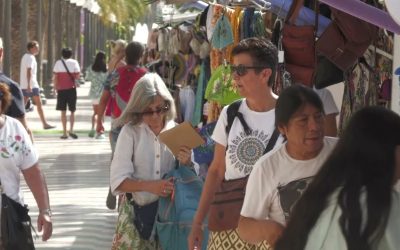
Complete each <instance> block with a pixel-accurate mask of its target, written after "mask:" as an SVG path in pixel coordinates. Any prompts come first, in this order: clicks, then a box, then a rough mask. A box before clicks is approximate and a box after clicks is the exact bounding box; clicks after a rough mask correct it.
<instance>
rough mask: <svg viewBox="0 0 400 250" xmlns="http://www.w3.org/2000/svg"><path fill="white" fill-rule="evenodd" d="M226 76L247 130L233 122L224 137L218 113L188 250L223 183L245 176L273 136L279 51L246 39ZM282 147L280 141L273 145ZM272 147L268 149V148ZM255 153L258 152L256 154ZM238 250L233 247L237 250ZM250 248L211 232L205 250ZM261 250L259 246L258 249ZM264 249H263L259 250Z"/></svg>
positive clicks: (233, 233) (232, 233) (195, 244)
mask: <svg viewBox="0 0 400 250" xmlns="http://www.w3.org/2000/svg"><path fill="white" fill-rule="evenodd" d="M232 55H233V65H231V70H232V74H233V79H234V86H235V87H236V89H237V90H238V92H239V94H240V95H241V96H242V97H244V99H242V101H241V103H240V106H239V109H238V112H240V113H241V114H242V116H243V118H244V120H245V121H246V123H247V124H248V125H249V126H250V127H251V130H252V133H250V134H246V133H245V129H244V127H243V126H242V125H241V122H240V121H239V119H235V120H234V121H233V123H232V127H231V129H230V131H229V133H228V134H227V133H226V132H225V128H226V125H227V123H228V121H227V120H228V119H227V110H228V106H226V107H224V108H223V110H222V111H221V114H220V117H219V119H218V121H217V124H216V126H215V130H214V132H213V135H212V139H213V140H214V141H215V142H216V143H215V148H214V159H213V161H212V163H211V165H210V167H209V169H208V173H207V177H206V181H205V184H204V188H203V192H202V195H201V199H200V203H199V207H198V209H197V212H196V215H195V217H194V219H193V223H192V230H191V233H190V235H189V237H188V244H189V249H190V250H193V249H196V248H197V249H202V246H201V242H202V240H203V226H204V225H203V222H204V220H205V219H206V217H207V214H208V212H209V210H210V207H211V203H212V201H213V199H214V194H215V192H216V191H217V189H218V187H219V186H220V184H221V183H222V181H223V180H224V179H225V180H236V179H240V178H243V177H246V176H248V175H249V174H250V173H251V171H252V169H253V165H254V164H255V163H256V161H257V160H258V159H259V158H260V157H261V156H262V155H263V151H264V149H265V148H266V147H267V144H268V141H269V140H270V139H271V137H272V135H273V134H274V130H275V113H274V109H275V103H276V99H277V96H276V95H275V94H274V93H273V92H272V89H271V86H272V84H273V83H274V80H275V74H276V67H277V64H278V50H277V48H276V47H275V46H274V45H273V44H272V43H271V42H270V41H267V40H266V39H263V38H256V37H253V38H247V39H244V40H242V41H240V43H238V44H237V45H236V46H235V48H234V49H233V50H232ZM281 143H282V137H279V138H278V139H277V141H276V142H275V146H276V145H280V144H281ZM272 146H273V145H272ZM258 149H260V150H258ZM239 245H240V246H241V247H238V246H239ZM254 247H255V246H254V245H252V244H249V243H246V242H245V241H243V240H241V239H240V237H239V234H238V231H237V229H235V228H234V229H232V230H224V231H220V232H210V235H209V240H208V246H207V249H254ZM257 247H264V249H265V248H268V246H264V243H261V244H260V246H257ZM259 249H263V248H259Z"/></svg>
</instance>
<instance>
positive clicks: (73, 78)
mask: <svg viewBox="0 0 400 250" xmlns="http://www.w3.org/2000/svg"><path fill="white" fill-rule="evenodd" d="M61 62H62V63H63V64H64V68H65V69H66V70H67V73H68V75H69V77H70V78H71V81H72V82H73V83H75V77H74V76H73V75H72V74H71V72H69V70H68V67H67V64H65V61H64V60H63V59H61Z"/></svg>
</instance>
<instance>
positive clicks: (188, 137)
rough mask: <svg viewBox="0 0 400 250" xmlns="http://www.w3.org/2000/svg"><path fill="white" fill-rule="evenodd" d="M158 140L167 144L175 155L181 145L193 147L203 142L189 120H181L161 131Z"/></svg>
mask: <svg viewBox="0 0 400 250" xmlns="http://www.w3.org/2000/svg"><path fill="white" fill-rule="evenodd" d="M160 141H161V142H163V143H164V144H165V145H167V147H168V148H169V149H170V150H171V152H172V153H173V154H174V155H175V156H177V155H178V152H179V149H180V148H181V147H182V146H186V147H188V148H190V149H193V148H196V147H198V146H200V145H202V144H204V140H203V138H201V136H200V135H199V133H197V131H196V129H194V128H193V127H192V125H191V124H190V123H189V122H183V123H181V124H179V125H177V126H175V127H173V128H172V129H169V130H167V131H164V132H162V133H161V134H160Z"/></svg>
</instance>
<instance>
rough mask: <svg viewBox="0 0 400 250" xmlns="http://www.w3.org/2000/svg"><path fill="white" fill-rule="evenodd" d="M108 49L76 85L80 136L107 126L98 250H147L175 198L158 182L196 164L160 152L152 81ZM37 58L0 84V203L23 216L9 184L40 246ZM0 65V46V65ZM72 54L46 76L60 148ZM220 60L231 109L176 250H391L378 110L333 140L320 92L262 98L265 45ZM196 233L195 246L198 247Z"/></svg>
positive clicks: (76, 70) (270, 58)
mask: <svg viewBox="0 0 400 250" xmlns="http://www.w3.org/2000/svg"><path fill="white" fill-rule="evenodd" d="M111 48H112V53H111V56H110V59H109V61H108V63H106V53H104V52H102V51H99V52H98V53H97V54H96V57H95V58H94V61H93V64H92V65H90V67H89V68H88V69H86V74H85V79H86V80H88V81H90V82H91V88H90V92H89V96H90V99H91V104H92V106H93V114H92V116H91V124H92V125H91V128H90V132H89V134H88V136H89V137H96V138H102V136H104V132H105V128H104V126H103V119H104V116H106V115H108V116H110V117H111V119H112V127H111V128H109V131H110V133H109V139H110V151H111V160H110V189H109V193H108V195H107V200H106V205H107V207H108V208H109V209H115V208H116V207H118V220H117V222H116V230H115V235H114V238H113V243H112V249H115V250H117V249H150V250H151V249H157V250H158V249H161V247H160V244H159V243H160V242H159V241H158V238H157V237H155V236H154V234H155V233H154V232H156V229H155V228H156V224H157V223H155V222H156V221H157V208H158V201H159V199H160V197H161V198H165V197H171V199H172V200H173V198H174V197H175V194H176V192H178V191H179V190H176V186H175V185H174V181H175V180H174V179H163V176H164V175H165V174H167V173H168V172H170V171H171V170H173V169H174V168H175V167H176V166H178V165H181V166H185V167H188V168H189V169H191V170H193V171H198V169H197V163H196V162H195V160H194V157H193V152H192V149H191V148H188V147H186V146H182V147H180V148H179V152H178V153H177V154H175V155H174V154H173V153H172V152H171V150H170V149H169V148H168V147H167V146H166V144H164V143H163V142H162V140H160V136H159V135H160V133H162V132H163V131H167V130H170V129H172V128H174V127H176V126H177V125H178V124H177V123H176V122H175V121H176V118H177V111H176V104H175V101H174V98H173V96H172V95H171V92H170V89H169V88H168V87H167V86H166V84H165V82H164V81H163V79H162V78H161V77H160V76H159V75H158V74H157V73H149V72H148V70H147V69H146V68H145V67H144V66H142V57H143V54H144V51H145V48H144V46H143V45H142V44H140V43H138V42H129V43H126V42H125V41H123V40H118V41H115V42H113V43H112V44H111ZM38 51H39V44H38V43H37V42H36V41H32V42H29V43H28V45H27V53H26V54H25V55H24V56H23V58H22V60H21V74H20V83H19V84H18V83H16V82H14V81H13V80H11V79H10V78H8V77H7V76H5V75H4V74H2V73H1V72H0V82H1V83H0V146H1V147H2V148H5V149H6V152H8V153H9V155H8V156H7V157H5V156H4V154H0V156H1V157H0V168H1V169H2V171H1V174H0V181H1V185H2V190H3V193H5V194H6V195H7V196H9V197H10V198H12V199H13V200H15V201H16V202H19V203H21V204H23V201H22V200H21V197H20V196H19V189H20V187H19V175H20V173H22V175H23V176H24V178H25V180H26V181H27V184H28V186H29V188H30V190H31V191H32V193H33V194H34V197H35V199H36V202H37V205H38V207H39V211H40V212H39V216H38V225H37V226H38V229H39V231H43V236H42V239H43V240H44V241H46V240H47V239H49V238H50V237H51V234H52V222H51V210H50V201H49V196H48V191H47V187H46V181H45V179H44V177H43V175H42V173H41V171H40V168H39V162H38V155H37V154H36V151H35V149H34V144H33V136H32V133H31V131H30V130H29V125H28V122H27V121H26V119H25V104H26V102H27V101H28V99H29V98H32V100H33V102H34V103H35V104H36V106H37V110H38V113H39V117H40V118H41V121H42V125H43V128H44V129H50V128H54V126H52V125H50V124H48V123H47V121H46V119H45V115H44V113H43V109H42V107H41V105H40V104H41V100H40V91H39V85H38V82H37V76H36V74H37V72H36V71H37V65H36V60H35V55H36V54H37V53H38ZM2 54H3V47H2V42H1V39H0V62H1V59H2ZM72 54H73V53H72V50H71V49H70V48H63V49H62V51H61V58H60V60H58V61H57V62H56V63H55V65H54V68H53V73H54V77H53V84H54V87H55V91H56V93H57V105H56V109H57V110H59V111H61V124H62V135H61V139H67V138H68V137H71V138H73V139H77V138H78V136H77V134H76V133H75V131H74V121H75V111H76V103H77V93H76V88H77V87H79V84H78V79H79V77H80V72H81V68H80V65H79V63H78V62H77V61H76V60H74V59H72ZM232 56H233V64H232V65H231V66H230V68H231V74H232V77H233V80H234V86H235V88H236V89H237V91H238V93H239V94H240V96H241V97H242V98H241V99H240V100H238V101H236V102H234V103H232V104H230V105H227V106H225V107H224V108H223V109H222V111H221V113H220V116H219V119H218V121H217V123H216V126H215V129H214V132H213V134H212V139H213V140H214V141H215V148H214V158H213V160H212V163H211V165H210V166H209V168H208V172H207V175H206V179H205V182H204V186H203V189H202V192H201V198H200V199H199V201H198V207H197V211H196V213H195V214H194V217H193V218H192V223H191V225H186V226H187V227H188V228H189V230H188V232H189V234H188V237H187V239H186V238H185V241H186V240H187V249H190V250H193V249H198V250H199V249H209V250H225V249H226V250H230V249H239V250H241V249H245V250H261V249H278V250H280V249H309V250H312V249H349V250H359V249H366V250H368V249H371V250H372V249H380V250H384V249H385V250H386V249H393V250H394V249H397V246H398V245H400V240H399V238H398V237H396V233H397V232H398V230H399V229H400V217H398V216H396V211H399V209H400V207H399V206H400V194H399V190H397V189H396V188H395V185H396V183H397V182H398V180H399V179H400V134H399V132H398V130H399V127H400V117H399V116H398V115H397V114H395V113H394V112H392V111H389V110H387V109H384V108H379V107H368V108H363V109H361V110H360V111H358V112H357V113H355V114H354V116H353V117H352V119H351V120H350V122H349V124H348V125H347V127H346V129H345V130H344V132H343V133H342V134H341V136H340V138H335V136H336V135H337V131H336V123H335V121H334V120H335V117H336V115H337V113H338V110H337V108H335V106H334V104H332V101H331V100H330V99H329V97H326V96H325V95H324V93H323V92H322V93H321V91H317V90H314V89H312V88H308V87H305V86H302V85H300V84H295V85H292V86H290V87H287V88H286V89H284V90H283V91H282V92H281V93H280V95H279V96H277V95H276V94H274V93H273V91H272V86H273V84H274V81H275V79H276V74H277V71H276V68H277V65H278V50H277V48H276V47H275V45H273V44H272V43H271V42H270V41H268V40H266V39H263V38H247V39H244V40H242V41H240V42H239V43H238V44H237V45H236V46H235V47H234V48H233V50H232ZM321 97H323V98H321ZM67 110H69V111H70V116H69V122H70V123H69V127H68V129H67ZM232 110H233V111H232ZM232 114H233V116H232ZM10 138H11V139H10ZM16 145H19V146H18V147H17V146H16ZM255 148H256V150H255ZM237 180H240V183H241V185H242V186H241V188H243V190H245V194H244V197H242V198H241V200H240V202H242V203H240V204H239V210H237V211H236V210H235V211H233V210H232V211H226V210H225V211H224V210H221V211H222V212H221V213H222V214H219V215H220V217H223V216H224V214H229V216H230V217H229V218H227V219H228V220H229V221H230V223H229V226H226V225H224V226H223V227H221V228H219V229H217V228H216V227H213V226H211V225H212V224H213V225H215V223H216V222H215V221H211V220H213V219H214V217H213V216H212V212H211V211H212V210H213V209H215V206H216V204H217V203H216V202H215V199H216V193H218V192H220V190H221V187H223V186H224V185H227V184H229V183H232V182H235V181H237ZM117 196H118V197H119V199H116V197H117ZM188 202H189V201H188ZM117 205H118V206H117ZM227 207H228V208H229V206H227ZM225 209H227V208H225ZM207 223H208V225H209V233H208V243H207V244H203V245H202V242H203V238H204V237H205V232H206V231H207V230H206V228H205V227H206V226H207ZM179 230H184V229H179ZM183 234H184V231H182V235H183ZM206 236H207V235H206ZM1 243H4V242H2V241H0V244H1ZM0 249H1V245H0Z"/></svg>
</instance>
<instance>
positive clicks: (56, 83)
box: [53, 72, 58, 90]
mask: <svg viewBox="0 0 400 250" xmlns="http://www.w3.org/2000/svg"><path fill="white" fill-rule="evenodd" d="M57 85H58V79H57V73H55V72H53V88H54V90H57V87H58V86H57Z"/></svg>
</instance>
